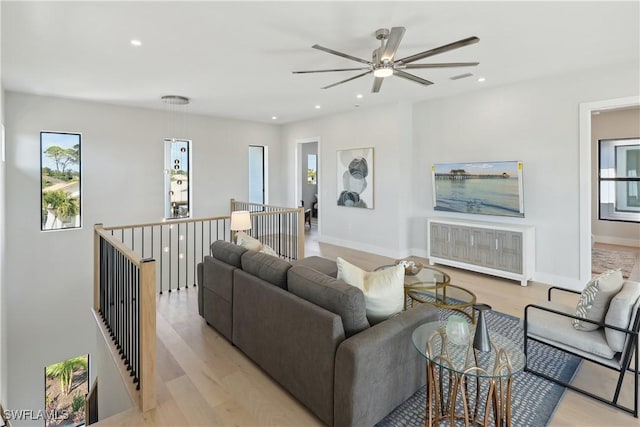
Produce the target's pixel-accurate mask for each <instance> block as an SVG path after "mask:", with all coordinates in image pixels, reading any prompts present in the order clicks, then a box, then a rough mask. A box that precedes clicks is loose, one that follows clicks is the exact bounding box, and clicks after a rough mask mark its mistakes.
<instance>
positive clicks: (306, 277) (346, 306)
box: [287, 266, 369, 337]
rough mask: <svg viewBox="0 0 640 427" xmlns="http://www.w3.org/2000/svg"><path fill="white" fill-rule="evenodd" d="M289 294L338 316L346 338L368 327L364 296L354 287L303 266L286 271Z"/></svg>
mask: <svg viewBox="0 0 640 427" xmlns="http://www.w3.org/2000/svg"><path fill="white" fill-rule="evenodd" d="M287 282H288V286H289V292H291V293H292V294H295V295H297V296H299V297H300V298H303V299H305V300H307V301H309V302H312V303H314V304H315V305H318V306H320V307H322V308H324V309H325V310H329V311H330V312H332V313H335V314H337V315H339V316H340V317H341V318H342V326H343V327H344V333H345V335H346V336H347V337H350V336H351V335H354V334H357V333H358V332H360V331H362V330H364V329H367V328H368V327H369V321H368V320H367V309H366V306H365V302H364V294H363V293H362V291H361V290H360V289H358V288H356V287H355V286H351V285H348V284H346V283H344V282H343V281H342V280H336V279H334V278H333V277H330V276H327V275H326V274H323V273H320V272H319V271H316V270H314V269H311V268H309V267H306V266H294V267H292V268H291V269H290V270H289V272H288V277H287Z"/></svg>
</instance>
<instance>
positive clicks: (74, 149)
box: [40, 131, 82, 231]
mask: <svg viewBox="0 0 640 427" xmlns="http://www.w3.org/2000/svg"><path fill="white" fill-rule="evenodd" d="M80 144H81V136H80V134H79V133H65V132H44V131H43V132H40V182H41V187H40V200H41V221H40V229H41V230H42V231H49V230H63V229H67V228H80V227H82V217H81V203H80V202H81V199H80V197H81V190H82V186H81V176H80Z"/></svg>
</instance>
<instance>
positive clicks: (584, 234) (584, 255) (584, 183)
mask: <svg viewBox="0 0 640 427" xmlns="http://www.w3.org/2000/svg"><path fill="white" fill-rule="evenodd" d="M638 106H640V96H629V97H624V98H615V99H606V100H602V101H594V102H583V103H581V104H580V146H579V158H580V182H579V184H580V203H579V210H580V216H579V217H580V235H579V239H580V270H579V277H580V283H582V284H585V283H587V282H589V280H591V219H592V217H593V212H592V209H591V206H592V204H591V186H592V182H591V114H592V113H593V112H594V111H602V110H615V109H618V108H625V107H638Z"/></svg>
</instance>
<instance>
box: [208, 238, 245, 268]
mask: <svg viewBox="0 0 640 427" xmlns="http://www.w3.org/2000/svg"><path fill="white" fill-rule="evenodd" d="M246 251H247V249H246V248H243V247H242V246H238V245H234V244H233V243H229V242H225V241H224V240H216V241H215V242H213V243H212V244H211V255H213V257H214V258H215V259H218V260H220V261H222V262H226V263H227V264H230V265H233V266H234V267H238V268H240V267H241V265H242V263H241V261H240V257H241V256H242V254H243V253H245V252H246Z"/></svg>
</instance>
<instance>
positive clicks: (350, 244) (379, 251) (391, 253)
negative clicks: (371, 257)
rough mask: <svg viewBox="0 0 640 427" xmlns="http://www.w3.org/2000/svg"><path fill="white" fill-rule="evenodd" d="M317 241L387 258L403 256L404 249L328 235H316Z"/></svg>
mask: <svg viewBox="0 0 640 427" xmlns="http://www.w3.org/2000/svg"><path fill="white" fill-rule="evenodd" d="M318 241H319V242H321V243H329V244H330V245H336V246H343V247H345V248H349V249H355V250H357V251H363V252H369V253H372V254H375V255H382V256H386V257H389V258H396V259H399V258H405V257H406V255H405V253H406V251H400V250H393V249H389V248H383V247H380V246H375V245H367V244H365V243H361V242H354V241H352V240H343V239H336V238H334V237H328V236H318Z"/></svg>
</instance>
